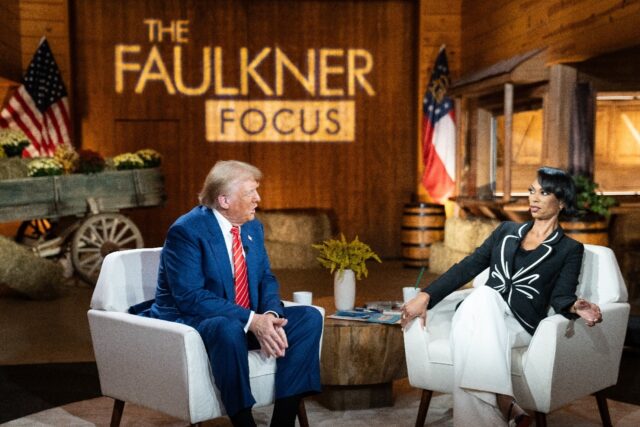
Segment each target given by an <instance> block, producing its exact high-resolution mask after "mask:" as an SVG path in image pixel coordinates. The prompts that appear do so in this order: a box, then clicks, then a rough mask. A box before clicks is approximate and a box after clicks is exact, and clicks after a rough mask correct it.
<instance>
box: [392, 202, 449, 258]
mask: <svg viewBox="0 0 640 427" xmlns="http://www.w3.org/2000/svg"><path fill="white" fill-rule="evenodd" d="M444 221H445V214H444V206H443V205H435V204H430V203H411V204H406V205H405V206H404V211H403V214H402V259H403V262H404V265H405V266H406V267H416V268H420V267H428V266H429V255H430V254H431V244H432V243H433V242H439V241H441V240H443V239H444Z"/></svg>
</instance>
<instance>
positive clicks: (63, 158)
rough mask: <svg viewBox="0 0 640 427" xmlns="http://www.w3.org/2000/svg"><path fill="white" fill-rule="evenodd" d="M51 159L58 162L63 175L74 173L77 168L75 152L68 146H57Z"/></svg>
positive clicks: (76, 154) (77, 157)
mask: <svg viewBox="0 0 640 427" xmlns="http://www.w3.org/2000/svg"><path fill="white" fill-rule="evenodd" d="M53 157H54V158H55V159H56V160H57V161H59V162H60V164H61V165H62V169H63V170H64V173H65V174H70V173H74V172H75V171H76V169H77V167H78V159H79V158H80V156H78V153H77V152H76V150H75V149H74V148H73V147H72V146H71V145H68V144H61V145H58V148H56V151H55V152H54V153H53Z"/></svg>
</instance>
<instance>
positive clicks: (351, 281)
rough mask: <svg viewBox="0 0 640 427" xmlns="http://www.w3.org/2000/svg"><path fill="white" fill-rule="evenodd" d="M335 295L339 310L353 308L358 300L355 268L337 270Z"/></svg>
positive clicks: (334, 287) (334, 280)
mask: <svg viewBox="0 0 640 427" xmlns="http://www.w3.org/2000/svg"><path fill="white" fill-rule="evenodd" d="M333 297H334V298H335V302H336V309H338V310H353V307H354V305H355V302H356V275H355V274H354V272H353V270H342V271H336V274H335V276H334V278H333Z"/></svg>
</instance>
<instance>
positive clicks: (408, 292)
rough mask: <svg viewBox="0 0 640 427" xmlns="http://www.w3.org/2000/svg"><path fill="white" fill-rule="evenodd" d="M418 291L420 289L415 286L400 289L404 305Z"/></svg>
mask: <svg viewBox="0 0 640 427" xmlns="http://www.w3.org/2000/svg"><path fill="white" fill-rule="evenodd" d="M420 291H421V289H420V288H416V287H415V286H405V287H404V288H402V301H403V302H405V303H406V302H408V301H410V300H412V299H413V298H414V297H415V296H416V295H418V292H420Z"/></svg>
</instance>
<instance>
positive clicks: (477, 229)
mask: <svg viewBox="0 0 640 427" xmlns="http://www.w3.org/2000/svg"><path fill="white" fill-rule="evenodd" d="M498 224H500V221H498V220H492V219H485V218H448V219H447V221H446V222H445V225H444V241H443V242H437V243H433V244H432V245H431V257H430V259H429V271H431V272H432V273H436V274H442V273H444V272H445V271H447V270H448V269H449V268H450V267H451V266H452V265H453V264H455V263H457V262H460V261H461V260H462V259H463V258H464V257H466V256H467V255H469V254H470V253H471V252H473V251H474V250H475V249H476V248H477V247H478V246H480V245H481V244H482V242H484V241H485V240H486V238H487V237H489V235H490V234H491V232H492V231H493V230H495V228H496V227H497V226H498Z"/></svg>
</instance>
